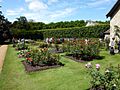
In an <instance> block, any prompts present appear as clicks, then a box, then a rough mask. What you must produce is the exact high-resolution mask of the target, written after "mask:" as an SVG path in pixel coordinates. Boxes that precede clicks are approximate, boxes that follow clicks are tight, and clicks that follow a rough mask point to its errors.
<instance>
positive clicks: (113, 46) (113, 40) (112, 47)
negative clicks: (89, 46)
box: [109, 37, 115, 55]
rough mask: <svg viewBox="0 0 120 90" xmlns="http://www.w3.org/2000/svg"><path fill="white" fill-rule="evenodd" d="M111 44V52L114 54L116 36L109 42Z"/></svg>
mask: <svg viewBox="0 0 120 90" xmlns="http://www.w3.org/2000/svg"><path fill="white" fill-rule="evenodd" d="M109 46H110V54H112V55H114V54H115V53H114V49H115V38H114V37H113V38H112V41H110V43H109Z"/></svg>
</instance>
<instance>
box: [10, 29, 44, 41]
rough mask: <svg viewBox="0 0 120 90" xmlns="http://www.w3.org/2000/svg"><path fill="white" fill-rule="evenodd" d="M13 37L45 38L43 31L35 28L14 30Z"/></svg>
mask: <svg viewBox="0 0 120 90" xmlns="http://www.w3.org/2000/svg"><path fill="white" fill-rule="evenodd" d="M12 33H13V37H15V38H25V39H35V40H36V39H43V38H44V37H43V32H40V31H35V30H29V31H26V30H12Z"/></svg>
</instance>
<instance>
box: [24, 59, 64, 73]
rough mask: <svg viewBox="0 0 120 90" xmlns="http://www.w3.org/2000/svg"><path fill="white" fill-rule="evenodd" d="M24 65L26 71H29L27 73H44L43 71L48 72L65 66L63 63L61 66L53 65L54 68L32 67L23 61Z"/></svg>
mask: <svg viewBox="0 0 120 90" xmlns="http://www.w3.org/2000/svg"><path fill="white" fill-rule="evenodd" d="M22 64H23V65H24V67H25V71H27V72H34V71H42V70H46V69H51V68H57V67H61V66H64V65H63V64H62V63H61V64H60V65H53V66H31V65H30V64H28V63H27V62H26V61H22Z"/></svg>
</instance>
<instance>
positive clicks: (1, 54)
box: [0, 45, 8, 72]
mask: <svg viewBox="0 0 120 90" xmlns="http://www.w3.org/2000/svg"><path fill="white" fill-rule="evenodd" d="M7 47H8V45H2V46H0V72H1V70H2V66H3V63H4V59H5V55H6V51H7Z"/></svg>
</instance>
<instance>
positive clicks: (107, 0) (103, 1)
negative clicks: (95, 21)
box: [87, 0, 111, 7]
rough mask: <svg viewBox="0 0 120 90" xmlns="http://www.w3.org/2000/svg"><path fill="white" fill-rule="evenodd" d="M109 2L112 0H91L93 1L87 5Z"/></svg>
mask: <svg viewBox="0 0 120 90" xmlns="http://www.w3.org/2000/svg"><path fill="white" fill-rule="evenodd" d="M109 2H111V0H91V2H89V3H87V6H91V7H96V6H99V5H102V4H105V3H109Z"/></svg>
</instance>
